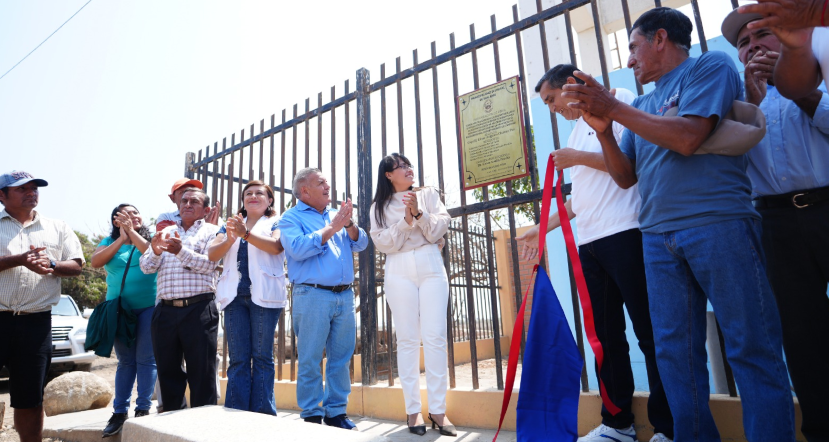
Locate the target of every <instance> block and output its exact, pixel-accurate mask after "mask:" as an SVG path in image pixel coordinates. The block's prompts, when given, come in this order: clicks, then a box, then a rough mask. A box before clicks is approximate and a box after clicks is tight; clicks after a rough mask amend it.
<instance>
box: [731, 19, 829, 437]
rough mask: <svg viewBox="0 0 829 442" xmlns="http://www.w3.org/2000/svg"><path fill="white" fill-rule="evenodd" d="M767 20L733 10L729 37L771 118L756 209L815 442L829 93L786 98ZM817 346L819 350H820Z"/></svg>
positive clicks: (828, 390)
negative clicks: (778, 82)
mask: <svg viewBox="0 0 829 442" xmlns="http://www.w3.org/2000/svg"><path fill="white" fill-rule="evenodd" d="M762 18H763V16H762V15H760V14H753V13H752V14H740V13H738V12H737V10H736V9H735V10H734V11H732V12H731V13H730V14H729V15H728V16H727V17H726V18H725V20H724V21H723V24H722V31H723V36H724V37H725V38H726V39H727V40H728V41H729V43H731V44H732V45H734V47H736V48H737V51H738V52H739V57H740V61H741V62H742V63H743V65H745V68H746V69H745V89H746V101H747V102H749V103H752V104H755V105H757V106H760V109H761V110H762V111H763V114H764V115H765V116H766V136H765V138H763V140H762V141H760V143H759V144H758V145H757V147H755V148H754V149H751V151H749V153H748V176H749V178H751V185H752V197H753V198H754V207H756V208H757V210H758V211H759V212H760V215H762V217H763V248H764V249H765V251H766V257H767V259H768V263H769V266H768V274H769V281H770V282H771V286H772V288H773V289H774V294H775V296H776V298H777V306H778V308H779V309H780V321H781V323H782V324H783V348H784V349H785V350H786V362H787V363H788V365H789V373H790V375H791V378H792V385H794V391H795V393H797V400H798V402H799V403H800V411H801V412H802V414H803V421H802V425H801V427H800V428H801V432H802V433H803V436H805V437H806V440H808V441H809V442H817V441H826V440H829V420H827V419H826V416H827V415H829V403H827V402H826V400H825V398H826V397H827V396H829V382H826V381H825V378H826V374H825V370H826V366H827V365H829V353H827V352H826V351H824V350H825V349H826V348H829V298H827V297H826V287H827V281H829V229H827V228H826V226H827V222H829V95H827V93H826V92H825V90H826V89H825V87H824V86H823V84H822V83H821V85H820V86H819V87H818V88H815V89H813V90H812V91H811V92H810V93H809V94H807V95H806V96H805V97H803V98H799V99H797V100H789V99H786V98H784V97H783V96H782V95H781V94H780V91H779V90H778V89H777V87H776V86H775V84H774V79H773V78H772V74H773V72H774V70H775V67H776V65H777V64H779V63H781V61H780V53H781V51H780V50H781V46H782V44H781V43H783V42H782V41H781V40H780V39H779V38H778V37H777V35H775V33H774V32H772V30H771V29H770V28H768V27H761V28H756V29H748V27H747V26H746V25H747V24H748V23H751V22H753V21H756V20H761V19H762ZM814 349H820V350H818V351H814Z"/></svg>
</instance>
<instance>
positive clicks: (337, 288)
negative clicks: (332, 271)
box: [300, 283, 351, 293]
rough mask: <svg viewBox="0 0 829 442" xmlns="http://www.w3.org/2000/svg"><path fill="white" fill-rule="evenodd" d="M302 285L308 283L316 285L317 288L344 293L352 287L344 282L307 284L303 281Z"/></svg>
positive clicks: (310, 285) (312, 285)
mask: <svg viewBox="0 0 829 442" xmlns="http://www.w3.org/2000/svg"><path fill="white" fill-rule="evenodd" d="M300 285H307V286H308V287H314V288H317V289H323V290H328V291H330V292H334V293H342V292H344V291H346V290H348V289H350V288H351V284H343V285H322V284H305V283H302V284H300Z"/></svg>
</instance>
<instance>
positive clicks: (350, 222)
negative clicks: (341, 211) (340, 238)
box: [344, 220, 354, 229]
mask: <svg viewBox="0 0 829 442" xmlns="http://www.w3.org/2000/svg"><path fill="white" fill-rule="evenodd" d="M353 226H354V220H351V221H349V223H348V225H347V226H344V227H345V228H346V229H350V228H352V227H353Z"/></svg>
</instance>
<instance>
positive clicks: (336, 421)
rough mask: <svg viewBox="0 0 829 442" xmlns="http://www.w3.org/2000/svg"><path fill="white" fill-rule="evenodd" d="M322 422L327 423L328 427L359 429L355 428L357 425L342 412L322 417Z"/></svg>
mask: <svg viewBox="0 0 829 442" xmlns="http://www.w3.org/2000/svg"><path fill="white" fill-rule="evenodd" d="M323 422H325V425H328V426H329V427H337V428H342V429H345V430H355V431H359V430H357V425H356V424H355V423H354V422H352V421H351V419H349V418H348V416H346V415H344V414H341V415H339V416H334V417H326V418H323Z"/></svg>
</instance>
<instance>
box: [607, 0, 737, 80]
mask: <svg viewBox="0 0 829 442" xmlns="http://www.w3.org/2000/svg"><path fill="white" fill-rule="evenodd" d="M734 1H737V0H734ZM622 14H623V15H624V16H625V30H626V31H627V34H628V36H630V27H631V26H632V25H631V22H630V7H629V6H628V0H622ZM617 49H618V48H617ZM633 81H635V82H636V95H644V94H645V90H644V89H643V88H642V83H639V80H637V79H636V78H635V77H634V79H633Z"/></svg>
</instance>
